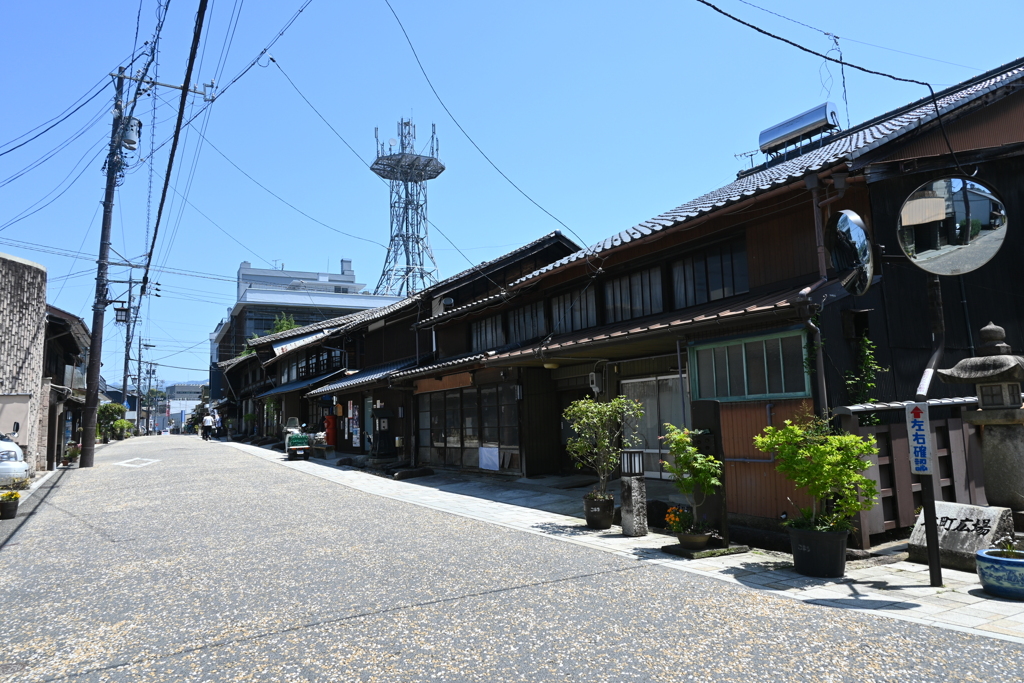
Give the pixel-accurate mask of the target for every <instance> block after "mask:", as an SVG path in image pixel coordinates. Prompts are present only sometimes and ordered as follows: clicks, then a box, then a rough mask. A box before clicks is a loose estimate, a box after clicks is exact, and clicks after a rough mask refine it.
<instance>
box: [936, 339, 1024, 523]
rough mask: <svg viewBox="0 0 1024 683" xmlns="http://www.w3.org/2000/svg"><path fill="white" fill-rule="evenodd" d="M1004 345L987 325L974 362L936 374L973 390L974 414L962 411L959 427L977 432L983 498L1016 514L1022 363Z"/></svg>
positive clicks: (1023, 505)
mask: <svg viewBox="0 0 1024 683" xmlns="http://www.w3.org/2000/svg"><path fill="white" fill-rule="evenodd" d="M1004 339H1006V331H1005V330H1004V329H1003V328H1001V327H999V326H998V325H995V324H993V323H989V324H988V325H986V326H985V327H983V328H982V329H981V341H982V344H981V346H979V347H978V355H977V356H975V357H973V358H965V359H964V360H962V361H960V362H959V363H957V364H956V365H955V366H953V367H952V368H950V369H948V370H938V371H937V373H936V374H938V376H939V378H940V379H941V380H942V381H943V382H947V383H950V384H974V385H975V386H976V387H977V392H978V408H979V409H978V410H976V411H965V412H964V421H965V422H969V423H971V424H973V425H977V426H978V427H979V430H978V431H979V435H980V440H981V459H982V464H983V466H984V470H985V495H986V497H987V498H988V502H989V505H997V506H1000V507H1008V508H1011V509H1013V510H1015V511H1019V510H1024V410H1022V409H1021V394H1020V387H1021V383H1022V382H1024V358H1021V357H1020V356H1015V355H1013V353H1012V349H1011V348H1010V346H1009V345H1008V344H1006V343H1005V342H1004V341H1003V340H1004Z"/></svg>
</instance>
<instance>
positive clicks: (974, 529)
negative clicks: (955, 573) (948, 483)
mask: <svg viewBox="0 0 1024 683" xmlns="http://www.w3.org/2000/svg"><path fill="white" fill-rule="evenodd" d="M935 517H936V521H937V522H938V525H939V562H940V563H941V564H942V566H943V567H948V568H949V569H959V570H960V571H965V572H973V571H975V561H974V554H975V553H976V552H977V551H979V550H984V549H985V548H991V547H992V544H993V543H994V542H995V541H996V540H998V539H1000V538H1002V537H1004V536H1012V535H1013V516H1012V514H1011V512H1010V510H1009V509H1008V508H1004V507H980V506H978V505H961V504H960V503H947V502H945V501H938V500H937V501H935ZM908 550H909V552H910V561H911V562H922V563H927V562H928V547H927V545H926V543H925V529H924V513H923V512H922V513H921V514H920V515H918V517H917V524H916V525H915V526H914V531H913V533H912V534H911V535H910V544H909V547H908Z"/></svg>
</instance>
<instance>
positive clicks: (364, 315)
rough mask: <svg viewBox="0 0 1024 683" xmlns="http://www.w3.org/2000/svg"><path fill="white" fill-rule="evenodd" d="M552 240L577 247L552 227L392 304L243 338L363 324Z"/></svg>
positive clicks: (260, 341) (273, 338)
mask: <svg viewBox="0 0 1024 683" xmlns="http://www.w3.org/2000/svg"><path fill="white" fill-rule="evenodd" d="M554 241H562V242H565V243H566V244H568V245H570V246H572V247H578V245H577V244H576V243H575V242H573V241H572V240H570V239H569V238H567V237H565V236H564V235H562V233H561V232H560V231H558V230H555V231H554V232H549V233H548V234H546V235H544V236H543V237H539V238H538V239H535V240H534V241H532V242H529V243H527V244H524V245H523V246H521V247H518V248H516V249H513V250H512V251H510V252H508V253H506V254H503V255H502V256H499V257H498V258H495V259H491V260H490V261H484V262H483V263H480V264H478V265H475V266H473V267H472V268H467V269H466V270H464V271H462V272H461V273H456V274H455V275H452V276H451V277H447V278H445V279H444V280H441V281H440V282H438V283H436V284H434V285H431V286H430V287H427V288H426V289H424V290H423V291H421V292H417V293H416V294H413V295H412V296H410V297H407V298H405V299H402V300H401V301H398V302H395V303H393V304H388V305H387V306H380V307H379V308H368V309H366V310H365V311H358V312H356V313H350V314H348V315H343V316H340V317H337V318H330V319H328V320H321V321H320V322H315V323H311V324H309V325H304V326H302V327H296V328H294V329H291V330H285V331H284V332H278V333H276V334H268V335H266V336H265V337H259V338H257V339H250V340H248V341H247V342H246V344H247V345H248V346H249V347H250V348H252V347H254V346H262V345H264V344H267V343H272V342H277V341H280V340H282V339H291V338H292V337H298V336H302V335H304V334H309V333H312V332H318V331H320V330H327V331H328V333H329V334H331V333H334V332H338V331H344V330H350V329H353V328H356V327H360V326H362V325H363V324H366V323H370V322H373V321H375V320H379V319H380V318H384V317H387V316H388V315H391V314H392V313H395V312H397V311H400V310H402V309H404V308H406V307H408V306H411V305H412V304H414V303H416V302H419V301H423V300H426V298H427V297H428V296H429V295H430V294H432V293H433V292H435V291H436V290H438V289H442V288H444V287H447V286H449V285H451V284H453V283H454V282H456V281H457V280H461V279H462V278H464V277H466V276H468V275H471V274H473V273H474V272H480V271H482V270H484V269H486V268H488V267H490V266H493V265H495V264H497V263H500V262H502V261H507V260H509V259H511V258H512V257H514V256H517V255H519V254H521V253H523V252H526V251H530V250H531V249H534V248H536V247H539V246H540V245H542V244H544V243H545V242H554ZM314 341H315V340H314Z"/></svg>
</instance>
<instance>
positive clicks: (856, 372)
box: [844, 336, 889, 425]
mask: <svg viewBox="0 0 1024 683" xmlns="http://www.w3.org/2000/svg"><path fill="white" fill-rule="evenodd" d="M888 371H889V369H888V368H883V367H882V366H881V365H879V364H878V361H876V360H875V343H874V342H872V341H871V340H870V339H868V338H867V337H866V336H864V337H861V338H860V341H858V342H857V355H856V357H855V358H854V367H853V369H852V370H850V371H849V372H847V373H846V377H845V378H844V383H845V384H846V395H847V396H848V397H849V399H850V402H851V403H874V402H875V399H874V398H873V397H872V394H873V393H874V390H875V387H877V386H878V381H877V378H878V373H880V372H888ZM878 422H879V420H878V416H877V415H875V414H874V413H861V415H860V424H862V425H869V424H878Z"/></svg>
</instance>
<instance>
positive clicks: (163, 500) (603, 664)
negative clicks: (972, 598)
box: [0, 437, 1024, 683]
mask: <svg viewBox="0 0 1024 683" xmlns="http://www.w3.org/2000/svg"><path fill="white" fill-rule="evenodd" d="M133 459H137V460H134V461H133ZM146 460H152V461H153V462H150V463H148V464H144V463H145V461H146ZM125 461H129V462H125ZM133 464H134V465H143V464H144V466H141V467H130V466H126V465H133ZM35 495H38V494H34V496H35ZM14 523H17V524H20V528H19V529H18V531H17V532H16V533H15V534H13V536H11V537H10V538H9V539H8V540H7V541H6V542H5V543H4V544H3V545H2V546H0V577H2V579H0V605H2V614H3V618H2V619H0V680H3V681H18V682H19V683H21V682H23V681H26V682H27V681H49V680H56V681H75V682H79V681H131V682H133V683H134V682H140V681H216V682H220V681H380V682H393V681H402V682H404V681H487V682H489V683H494V682H503V681H586V682H588V683H590V682H597V681H673V682H674V681H814V682H815V683H821V682H832V681H857V682H862V681H900V682H901V683H909V682H913V681H936V682H938V681H994V680H1020V670H1021V665H1022V663H1024V647H1022V646H1019V645H1016V644H1013V643H1007V642H1002V641H997V640H993V639H988V638H981V637H976V636H973V635H969V634H963V633H959V632H956V631H951V630H945V629H933V628H930V627H927V626H921V625H918V624H913V623H907V622H901V621H896V620H892V619H885V618H881V617H876V616H872V615H866V614H860V613H856V612H852V611H849V610H841V609H834V608H828V607H820V606H814V605H805V604H802V603H799V602H797V601H794V600H786V599H783V598H776V597H774V596H770V595H765V594H764V593H761V592H758V591H757V590H755V589H748V588H744V587H741V586H735V585H731V584H727V583H723V582H719V581H713V580H709V579H705V578H703V577H700V576H695V575H690V574H685V573H682V572H676V571H672V570H671V569H667V568H665V567H661V566H657V565H651V564H646V563H642V562H638V561H636V560H630V559H627V558H624V557H619V556H616V555H612V554H608V553H603V552H600V551H596V550H590V549H587V548H582V547H580V546H576V545H571V544H568V543H562V542H559V541H557V540H552V539H547V538H543V537H540V536H537V535H533V534H526V533H521V532H518V531H515V530H512V529H507V528H504V527H499V526H493V525H489V524H486V523H483V522H479V521H474V520H469V519H465V518H461V517H457V516H454V515H449V514H445V513H441V512H436V511H433V510H429V509H425V508H422V507H418V506H414V505H411V504H405V503H401V502H397V501H393V500H389V499H384V498H379V497H375V496H372V495H368V494H364V493H361V492H358V491H354V490H352V489H348V488H346V487H344V486H341V485H338V484H335V483H331V482H328V481H325V480H323V479H320V478H317V477H311V476H308V475H305V474H302V473H300V472H297V471H294V470H291V469H288V468H285V467H280V466H278V465H276V464H275V463H272V462H267V461H265V460H262V459H260V458H256V457H253V456H251V455H247V454H245V453H243V452H241V451H238V450H236V449H233V448H230V447H227V446H224V445H222V444H219V443H205V442H202V441H200V440H198V439H197V438H195V437H149V438H145V439H135V440H131V441H128V442H124V443H118V444H113V445H111V446H108V447H106V448H104V449H103V450H101V451H99V452H98V453H97V458H96V466H95V467H94V468H91V469H85V470H75V471H71V472H67V473H66V474H65V476H63V477H62V478H61V479H60V480H59V481H58V482H57V483H56V485H55V486H54V487H53V488H52V490H51V491H49V492H48V494H47V495H46V496H45V497H41V498H40V502H39V503H38V504H37V506H36V508H35V510H34V511H33V512H32V513H31V514H30V515H29V516H27V517H19V519H17V520H15V522H14ZM0 524H12V522H9V521H4V522H0Z"/></svg>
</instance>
